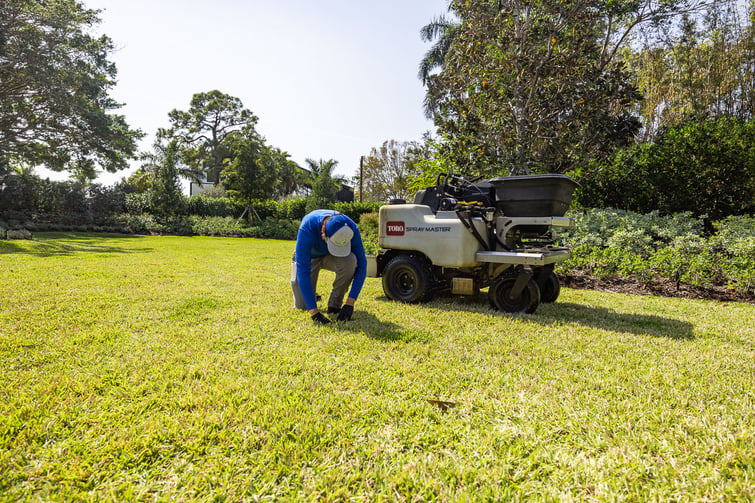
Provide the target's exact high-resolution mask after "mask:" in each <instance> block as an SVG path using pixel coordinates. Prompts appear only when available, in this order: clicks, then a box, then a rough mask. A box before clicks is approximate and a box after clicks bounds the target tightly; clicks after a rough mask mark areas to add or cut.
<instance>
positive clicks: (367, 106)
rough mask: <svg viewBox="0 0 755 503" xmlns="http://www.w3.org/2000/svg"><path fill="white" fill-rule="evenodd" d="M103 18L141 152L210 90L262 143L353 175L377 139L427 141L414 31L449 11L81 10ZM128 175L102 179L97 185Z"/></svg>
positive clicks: (371, 6) (345, 3)
mask: <svg viewBox="0 0 755 503" xmlns="http://www.w3.org/2000/svg"><path fill="white" fill-rule="evenodd" d="M83 3H84V4H85V5H86V6H87V7H89V8H92V9H101V10H102V12H101V14H100V17H101V20H102V22H101V24H100V25H99V26H98V27H97V30H96V32H97V33H98V34H105V35H107V36H109V37H110V38H111V39H112V40H113V43H114V44H115V47H116V49H115V51H114V52H113V53H111V55H110V60H111V61H113V62H114V63H115V64H116V66H117V68H118V82H117V84H116V86H115V87H114V88H113V89H112V90H111V92H110V95H111V97H112V98H114V99H115V100H117V101H119V102H120V103H124V104H125V105H124V106H123V108H121V109H120V110H119V111H118V112H117V113H120V114H123V115H124V116H125V117H126V120H127V122H128V123H129V124H130V126H131V127H132V128H138V129H141V130H142V131H144V132H145V133H147V136H146V137H145V139H144V140H143V141H142V142H141V144H140V146H141V149H142V150H148V149H150V147H151V145H152V143H153V141H154V135H155V133H156V131H157V129H158V128H160V127H168V126H169V121H168V112H170V111H171V110H173V109H180V110H188V108H189V103H190V100H191V97H192V95H193V94H194V93H198V92H206V91H211V90H214V89H217V90H219V91H222V92H224V93H226V94H229V95H231V96H235V97H237V98H239V99H241V101H242V102H243V104H244V107H245V108H247V109H249V110H251V111H252V112H253V113H254V114H255V115H257V116H258V117H259V121H258V123H257V131H258V132H259V133H260V134H261V135H262V136H264V137H265V138H266V140H267V143H268V144H270V145H272V146H275V147H277V148H280V149H282V150H284V151H287V152H288V153H289V154H290V155H291V159H292V160H294V161H295V162H297V163H298V164H300V165H304V163H305V159H307V158H312V159H315V160H319V159H325V160H327V159H335V160H337V161H338V166H337V167H336V169H335V173H336V174H339V175H344V176H348V177H351V176H354V175H355V174H357V172H358V170H359V158H360V156H362V155H369V153H370V150H371V149H372V148H373V147H378V146H380V145H381V144H382V143H383V142H384V141H386V140H391V139H395V140H399V141H411V140H420V139H421V137H422V135H423V133H424V132H426V131H433V130H434V128H433V125H432V122H431V121H429V120H427V119H426V118H425V116H424V114H423V111H422V101H423V98H424V88H423V86H422V84H421V82H420V81H419V79H418V78H417V71H418V67H419V62H420V60H421V59H422V56H423V55H424V54H425V52H427V50H428V49H429V48H430V45H431V44H430V43H426V42H423V41H422V40H421V38H420V35H419V31H420V29H421V28H422V26H424V25H425V24H427V23H429V22H430V21H431V20H432V19H433V18H436V17H437V16H439V15H441V14H444V13H445V12H447V5H448V1H447V0H381V1H374V0H246V1H244V0H213V1H212V2H210V1H207V0H83ZM136 168H137V164H136V163H133V164H132V167H131V168H130V169H129V170H127V171H121V172H118V173H117V174H114V175H113V174H103V175H100V176H99V177H98V179H97V182H99V183H104V184H106V185H109V184H112V183H114V182H116V181H118V180H120V178H121V177H123V176H128V175H130V174H131V173H132V172H133V171H134V170H135V169H136Z"/></svg>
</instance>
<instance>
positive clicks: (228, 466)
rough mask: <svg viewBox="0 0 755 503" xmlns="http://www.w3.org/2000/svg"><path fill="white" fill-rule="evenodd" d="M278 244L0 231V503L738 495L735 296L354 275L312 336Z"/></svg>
mask: <svg viewBox="0 0 755 503" xmlns="http://www.w3.org/2000/svg"><path fill="white" fill-rule="evenodd" d="M293 247H294V243H293V242H288V241H273V240H252V239H223V238H197V237H193V238H187V237H146V236H118V235H110V236H107V235H93V234H41V235H39V236H37V237H36V238H35V240H34V241H23V242H19V241H0V303H1V304H2V305H1V309H0V398H1V399H0V500H3V501H17V500H53V501H58V500H66V501H67V500H91V501H101V500H169V499H172V500H223V499H227V500H230V501H238V500H244V499H248V500H266V499H269V500H274V499H275V500H281V499H283V500H313V499H320V500H333V501H337V500H356V501H379V500H386V501H388V500H390V501H396V500H399V501H401V500H406V501H424V500H433V499H436V500H486V499H487V500H490V499H496V500H498V499H528V500H570V499H572V500H599V501H615V500H631V501H636V500H653V501H687V500H752V499H754V498H755V447H754V446H755V403H754V402H755V391H753V390H754V389H755V306H752V305H744V304H721V303H715V302H705V301H688V300H680V299H669V298H654V297H640V296H627V295H618V294H610V293H601V292H594V291H584V290H570V289H563V291H562V294H561V297H560V298H559V301H558V302H557V303H555V304H553V305H541V306H540V307H539V308H538V311H537V313H536V314H535V315H531V316H529V315H524V316H512V315H505V314H501V313H497V312H494V311H491V310H490V309H489V308H488V303H487V299H486V298H485V296H484V295H483V296H478V297H476V298H462V297H442V298H439V299H437V300H435V301H433V302H430V303H428V304H423V305H402V304H397V303H393V302H389V301H387V300H386V298H385V297H384V296H383V293H382V289H381V286H380V281H379V280H375V279H369V278H368V280H367V282H366V285H365V288H364V290H363V292H362V295H361V296H360V299H359V302H358V303H357V309H356V312H355V319H354V320H353V321H351V322H349V323H345V324H338V325H330V326H328V327H318V326H315V325H314V324H313V323H312V322H311V321H310V320H309V317H308V316H307V315H306V314H304V313H302V312H297V311H295V310H294V309H293V308H292V307H291V292H290V283H289V277H290V257H291V254H292V252H293ZM330 281H332V275H330V273H323V275H322V276H321V280H320V285H321V286H320V288H319V290H320V293H322V294H324V295H323V298H327V294H328V293H329V290H330V289H329V283H330Z"/></svg>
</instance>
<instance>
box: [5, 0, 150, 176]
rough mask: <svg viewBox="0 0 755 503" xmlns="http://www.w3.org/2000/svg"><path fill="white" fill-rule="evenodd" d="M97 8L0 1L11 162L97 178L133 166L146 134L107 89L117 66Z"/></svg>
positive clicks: (65, 3)
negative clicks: (96, 32) (98, 31)
mask: <svg viewBox="0 0 755 503" xmlns="http://www.w3.org/2000/svg"><path fill="white" fill-rule="evenodd" d="M97 24H99V18H98V11H95V10H90V9H86V8H85V7H84V6H83V4H81V3H79V2H75V1H70V0H66V1H62V0H61V1H52V2H47V1H41V0H3V2H2V3H0V82H2V85H0V152H1V153H2V157H5V158H6V160H8V161H10V163H11V164H13V165H16V166H19V165H31V166H36V165H40V164H42V165H45V166H46V167H48V168H50V169H53V170H57V171H63V170H68V171H71V172H72V173H73V174H75V175H77V176H79V177H80V178H82V179H92V178H94V170H95V166H99V167H100V168H102V169H104V170H106V171H110V172H115V171H117V170H120V169H124V168H126V167H127V160H128V159H129V158H133V157H134V155H135V153H136V142H137V140H138V139H139V138H141V137H142V136H143V134H142V133H141V132H140V131H136V130H131V129H130V128H129V126H128V124H127V123H126V121H125V119H124V117H123V116H122V115H116V114H114V113H112V112H113V111H114V110H117V109H118V108H120V105H119V104H118V103H116V102H115V101H113V99H112V98H110V97H109V96H108V92H109V90H110V89H111V88H112V87H113V86H114V85H115V77H116V68H115V65H114V64H113V63H112V62H110V61H108V59H107V58H108V53H110V52H111V51H112V50H113V43H112V41H111V40H110V39H109V38H108V37H106V36H100V37H96V36H93V35H92V34H91V32H92V30H93V29H94V28H95V27H96V26H97Z"/></svg>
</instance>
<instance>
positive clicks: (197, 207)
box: [137, 195, 245, 218]
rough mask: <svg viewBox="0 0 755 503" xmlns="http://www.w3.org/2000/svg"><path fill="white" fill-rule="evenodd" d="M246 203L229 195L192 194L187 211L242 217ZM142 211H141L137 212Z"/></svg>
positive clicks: (205, 215)
mask: <svg viewBox="0 0 755 503" xmlns="http://www.w3.org/2000/svg"><path fill="white" fill-rule="evenodd" d="M244 207H245V206H244V205H243V204H239V203H237V202H234V201H232V200H231V199H229V198H227V197H206V196H204V195H198V196H192V197H190V198H189V199H188V204H187V207H186V213H188V214H189V215H196V216H200V217H236V218H238V217H240V216H241V213H243V211H244ZM137 213H141V212H137Z"/></svg>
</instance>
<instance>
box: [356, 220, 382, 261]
mask: <svg viewBox="0 0 755 503" xmlns="http://www.w3.org/2000/svg"><path fill="white" fill-rule="evenodd" d="M359 233H360V234H361V236H362V244H363V245H364V251H365V252H367V253H371V254H373V255H377V252H378V250H379V249H380V246H379V245H378V238H379V237H380V213H378V212H374V213H364V214H362V216H361V218H360V219H359Z"/></svg>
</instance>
